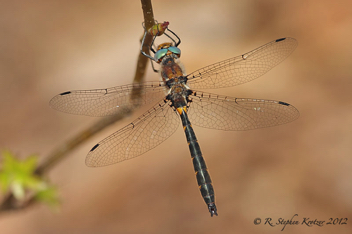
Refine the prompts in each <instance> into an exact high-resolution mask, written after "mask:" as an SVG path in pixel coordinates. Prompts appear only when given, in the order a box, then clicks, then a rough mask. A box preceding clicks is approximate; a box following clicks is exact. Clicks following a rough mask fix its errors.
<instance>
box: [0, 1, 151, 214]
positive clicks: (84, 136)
mask: <svg viewBox="0 0 352 234" xmlns="http://www.w3.org/2000/svg"><path fill="white" fill-rule="evenodd" d="M141 3H142V9H143V15H144V25H145V27H146V29H149V28H151V27H152V26H153V25H154V14H153V8H152V3H151V0H141ZM151 41H152V36H151V35H149V34H148V35H147V36H146V39H145V44H144V45H143V51H144V52H145V53H147V54H149V46H150V43H151ZM147 63H148V58H147V57H145V56H143V55H142V54H141V53H139V55H138V61H137V66H136V71H135V76H134V81H133V82H134V83H140V82H142V81H143V80H144V74H145V70H146V67H147ZM136 93H137V96H139V95H140V92H132V94H134V95H136ZM138 93H139V94H138ZM134 98H135V97H134ZM132 111H133V110H132V109H131V110H130V111H128V112H124V113H123V114H119V115H114V116H111V117H107V118H104V119H101V120H100V121H98V122H96V123H95V124H93V125H92V126H90V127H89V128H88V129H86V130H84V131H82V132H80V133H78V134H77V135H76V136H74V137H73V138H72V139H70V140H68V141H67V142H65V143H64V144H62V145H61V146H59V147H58V148H56V149H55V150H53V152H52V153H50V154H49V155H48V157H46V158H45V160H44V162H43V163H42V164H41V165H40V166H39V167H38V168H37V170H36V171H35V173H36V174H37V175H39V176H41V175H43V174H45V173H48V172H49V171H50V169H52V168H53V167H54V166H56V165H57V164H58V163H59V162H61V161H62V160H63V159H64V158H65V157H67V156H68V153H69V152H71V151H72V150H73V149H75V148H76V147H78V146H79V145H81V144H82V143H84V142H85V141H86V140H88V139H89V138H91V137H92V136H94V135H95V134H96V133H98V132H100V131H101V130H103V129H105V128H106V127H108V126H110V125H111V124H113V123H116V122H117V121H119V120H121V119H123V118H125V117H126V116H128V115H129V114H131V113H132ZM33 204H34V199H33V197H31V198H29V199H28V201H27V202H25V203H23V204H22V205H16V200H15V198H14V196H13V195H12V194H7V195H6V196H5V198H4V199H3V201H2V203H1V204H0V212H3V211H9V210H20V209H24V208H27V207H29V206H32V205H33Z"/></svg>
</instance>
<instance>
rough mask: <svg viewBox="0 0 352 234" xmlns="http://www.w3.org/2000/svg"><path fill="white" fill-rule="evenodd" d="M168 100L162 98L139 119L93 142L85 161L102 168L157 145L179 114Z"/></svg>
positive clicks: (175, 122) (173, 125) (167, 134)
mask: <svg viewBox="0 0 352 234" xmlns="http://www.w3.org/2000/svg"><path fill="white" fill-rule="evenodd" d="M170 105H171V102H170V101H168V100H166V99H165V100H163V101H161V102H159V103H158V104H157V105H155V106H154V107H153V108H151V109H150V110H149V111H147V112H146V113H144V114H143V115H142V116H140V117H139V118H138V119H136V120H135V121H133V122H132V123H130V124H129V125H127V126H126V127H124V128H122V129H120V130H119V131H117V132H115V133H114V134H112V135H110V136H109V137H107V138H105V139H104V140H102V141H101V142H99V143H98V144H96V145H95V146H94V147H93V148H92V149H91V150H90V152H89V153H88V155H87V158H86V164H87V166H90V167H101V166H107V165H110V164H114V163H118V162H122V161H124V160H127V159H131V158H134V157H137V156H139V155H141V154H143V153H145V152H147V151H148V150H151V149H152V148H154V147H156V146H157V145H159V144H160V143H162V142H163V141H165V140H166V139H167V138H168V137H170V136H171V135H172V134H173V133H174V132H175V131H176V129H177V126H178V125H179V124H180V123H179V116H178V115H177V114H176V112H175V110H174V108H173V107H170Z"/></svg>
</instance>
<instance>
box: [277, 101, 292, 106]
mask: <svg viewBox="0 0 352 234" xmlns="http://www.w3.org/2000/svg"><path fill="white" fill-rule="evenodd" d="M279 104H281V105H285V106H289V105H290V104H288V103H286V102H279Z"/></svg>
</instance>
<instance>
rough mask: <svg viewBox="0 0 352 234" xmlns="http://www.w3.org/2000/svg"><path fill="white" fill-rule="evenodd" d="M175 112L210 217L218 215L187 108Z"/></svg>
mask: <svg viewBox="0 0 352 234" xmlns="http://www.w3.org/2000/svg"><path fill="white" fill-rule="evenodd" d="M177 111H178V113H179V114H180V117H181V120H182V125H183V129H184V131H185V134H186V138H187V143H188V146H189V151H190V152H191V157H192V162H193V167H194V171H195V172H196V178H197V182H198V186H199V189H200V192H201V194H202V197H203V199H204V201H205V203H206V204H207V206H208V209H209V212H210V215H211V216H213V215H214V214H215V215H218V214H217V209H216V206H215V194H214V188H213V185H212V182H211V179H210V174H209V172H208V169H207V165H206V164H205V160H204V158H203V156H202V152H201V150H200V146H199V144H198V141H197V137H196V134H195V133H194V131H193V128H192V125H191V122H190V121H189V119H188V116H187V107H186V106H184V107H179V108H177Z"/></svg>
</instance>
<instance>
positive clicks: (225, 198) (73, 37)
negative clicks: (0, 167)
mask: <svg viewBox="0 0 352 234" xmlns="http://www.w3.org/2000/svg"><path fill="white" fill-rule="evenodd" d="M0 5H1V7H0V95H1V96H0V97H1V100H0V103H1V106H0V107H1V108H0V113H1V115H0V129H1V130H0V147H1V148H2V149H3V148H7V149H11V150H12V151H14V152H15V153H17V154H18V155H20V156H21V157H24V156H27V155H29V154H32V153H37V154H39V155H40V157H41V158H44V157H46V155H48V153H49V152H51V150H53V149H54V148H55V147H57V146H59V145H60V143H62V142H64V141H66V140H68V139H69V138H71V137H72V136H74V135H75V134H77V133H78V132H79V131H80V130H83V129H85V128H86V127H87V126H89V125H90V124H92V123H94V122H95V121H97V118H93V117H84V116H74V115H68V114H64V113H60V112H57V111H54V110H53V109H51V108H50V107H49V105H48V103H49V100H50V99H51V98H52V97H53V96H54V95H56V94H59V93H61V92H64V91H67V90H74V89H94V88H107V87H112V86H117V85H124V84H128V83H131V82H132V79H133V75H134V71H135V65H136V59H137V55H138V53H139V46H140V44H139V38H140V36H141V35H142V33H143V31H142V27H141V23H142V21H143V15H142V9H141V5H140V1H103V2H102V1H87V0H86V1H81V0H76V1H50V0H49V1H43V0H34V1H20V0H18V1H2V2H1V4H0ZM153 7H154V15H155V19H157V20H158V21H170V29H171V30H173V31H175V32H176V33H177V34H178V35H179V36H180V37H181V39H182V43H181V45H180V48H181V50H182V61H183V63H184V65H185V67H186V70H187V72H192V71H193V70H196V69H198V68H201V67H203V66H206V65H209V64H211V63H214V62H218V61H221V60H224V59H227V58H230V57H233V56H236V55H240V54H243V53H245V52H248V51H250V50H252V49H254V48H256V47H259V46H261V45H263V44H265V43H267V42H269V41H272V40H275V39H278V38H281V37H294V38H296V39H297V40H298V42H299V46H298V48H297V49H296V51H295V52H294V53H293V54H292V55H291V56H290V57H289V58H288V59H286V60H285V61H284V62H283V63H281V64H280V65H278V66H277V67H276V68H274V69H273V70H272V71H270V72H269V73H267V74H266V75H264V76H263V77H261V78H259V79H257V80H255V81H252V82H250V83H247V84H243V85H241V86H237V87H231V88H226V89H218V90H209V92H213V93H218V94H222V95H229V96H235V97H252V98H263V99H274V100H281V101H285V102H288V103H291V104H292V105H294V106H295V107H296V108H297V109H298V110H299V111H300V114H301V116H300V118H299V119H298V120H296V121H295V122H292V123H290V124H286V125H282V126H277V127H273V128H267V129H259V130H253V131H246V132H225V131H217V130H211V129H202V128H199V127H196V126H195V127H194V128H195V131H196V134H197V137H198V140H199V142H200V145H201V148H202V151H203V154H204V157H205V159H206V162H207V165H208V167H209V170H210V173H211V176H212V179H213V184H214V187H215V193H216V204H217V207H218V213H219V216H218V217H215V218H210V215H209V213H208V211H207V207H206V205H205V204H204V201H203V199H202V198H201V195H200V193H199V190H198V188H197V184H196V180H195V176H194V172H193V166H192V163H191V159H190V154H189V151H188V147H187V144H186V139H185V136H184V133H183V131H182V127H179V129H178V130H177V131H176V133H175V134H174V135H172V136H171V137H170V138H169V139H168V140H166V141H165V142H164V143H163V144H161V145H160V146H158V147H157V148H155V149H153V150H151V151H149V152H148V153H146V154H144V155H143V156H141V157H138V158H136V159H133V160H129V161H126V162H123V163H121V164H116V165H112V166H108V167H103V168H98V169H92V168H88V167H86V165H85V163H84V160H85V156H86V154H87V152H88V151H89V150H90V149H91V147H92V146H94V145H95V144H96V143H97V142H99V141H100V140H102V139H103V138H105V137H106V136H108V135H109V134H111V133H113V132H114V131H116V130H118V129H120V128H121V127H123V126H125V125H126V124H128V123H129V122H131V121H133V120H134V119H135V118H137V117H138V116H139V115H141V114H142V113H143V110H139V111H136V112H135V113H134V114H133V115H132V116H131V117H128V118H126V119H124V120H123V121H120V122H119V123H117V124H115V125H114V126H112V127H109V128H108V129H106V130H104V131H103V132H101V133H100V134H97V135H96V136H95V137H94V138H93V139H91V140H89V141H87V142H86V143H85V144H84V145H82V146H81V147H79V148H78V149H76V150H74V151H73V152H72V153H71V154H70V155H69V157H68V158H67V159H66V160H64V161H63V162H62V163H61V164H59V165H58V166H57V167H55V169H53V170H52V171H51V172H50V173H49V175H48V176H49V178H50V180H51V181H52V182H53V183H55V184H57V185H58V187H59V189H60V195H61V199H62V206H61V210H60V212H58V213H53V212H52V211H51V210H50V209H48V208H47V207H45V206H36V207H33V208H31V209H28V210H25V211H22V212H15V213H9V214H5V215H1V216H0V232H1V233H4V234H8V233H11V234H12V233H26V234H27V233H273V232H279V231H280V230H281V229H282V226H277V227H270V226H268V225H263V223H262V224H260V225H254V223H253V221H254V219H255V218H257V217H259V218H262V220H264V219H265V218H266V217H271V218H272V219H273V220H277V219H278V218H285V219H290V218H291V217H292V216H293V215H294V214H298V217H296V218H295V220H299V221H302V220H303V218H304V217H307V218H310V219H311V220H314V219H318V220H325V221H329V218H348V219H349V220H348V221H347V223H348V224H347V225H328V226H326V225H325V226H323V227H317V226H313V227H307V226H303V225H298V226H286V228H285V230H284V232H285V233H351V232H352V227H351V222H352V182H351V178H352V163H351V162H352V161H351V160H352V159H351V154H352V149H351V142H352V132H351V127H352V126H351V125H352V121H351V117H352V108H351V107H352V106H351V98H352V94H351V92H352V91H351V90H352V82H351V78H352V69H351V64H352V42H351V38H352V10H351V9H352V2H351V1H349V0H345V1H344V0H337V1H330V0H311V1H304V0H296V1H280V0H267V1H261V0H250V1H237V0H228V1H205V0H202V1H190V0H182V1H181V0H179V1H153ZM158 79H159V78H158V75H157V74H154V73H153V72H152V71H151V69H150V67H149V68H148V74H147V76H146V80H149V81H152V80H158ZM180 126H181V122H180Z"/></svg>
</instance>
